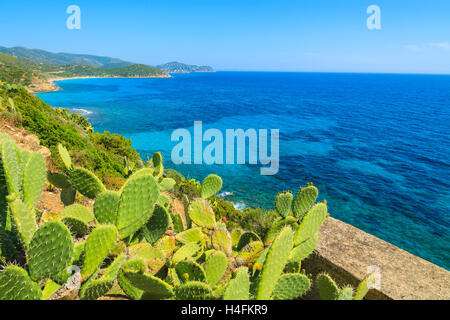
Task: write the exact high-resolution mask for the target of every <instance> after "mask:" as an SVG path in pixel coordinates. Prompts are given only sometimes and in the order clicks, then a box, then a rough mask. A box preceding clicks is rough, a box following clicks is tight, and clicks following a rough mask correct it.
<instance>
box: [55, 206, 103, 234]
mask: <svg viewBox="0 0 450 320" xmlns="http://www.w3.org/2000/svg"><path fill="white" fill-rule="evenodd" d="M94 219H95V218H94V215H93V214H92V213H91V212H90V211H89V209H88V208H86V207H85V206H82V205H81V204H73V205H70V206H68V207H66V208H64V210H63V211H62V212H61V221H62V222H64V224H65V225H66V226H68V227H69V229H70V231H72V232H74V233H76V234H77V235H79V236H84V235H85V234H87V233H88V231H89V223H90V222H92V221H94Z"/></svg>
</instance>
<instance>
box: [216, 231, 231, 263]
mask: <svg viewBox="0 0 450 320" xmlns="http://www.w3.org/2000/svg"><path fill="white" fill-rule="evenodd" d="M212 245H213V247H214V249H216V250H219V251H223V252H224V253H225V254H226V255H227V256H229V257H230V256H231V249H232V245H231V236H230V234H229V233H228V230H227V229H225V228H218V229H216V230H214V233H213V235H212Z"/></svg>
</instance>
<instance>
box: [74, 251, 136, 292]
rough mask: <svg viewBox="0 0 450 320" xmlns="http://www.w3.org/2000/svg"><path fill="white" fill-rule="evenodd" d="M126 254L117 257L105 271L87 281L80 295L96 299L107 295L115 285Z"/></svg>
mask: <svg viewBox="0 0 450 320" xmlns="http://www.w3.org/2000/svg"><path fill="white" fill-rule="evenodd" d="M126 259H127V258H126V256H125V255H121V256H119V257H117V258H116V259H115V260H114V261H113V263H111V265H110V266H109V267H108V269H107V270H106V271H105V273H104V274H103V275H102V276H101V277H100V278H99V279H95V280H93V281H90V280H89V281H87V282H86V283H85V285H84V286H83V287H82V288H81V290H80V297H81V299H83V300H96V299H98V298H100V297H101V296H103V295H105V294H106V293H107V292H108V291H109V290H110V289H111V288H112V286H113V285H114V281H115V280H116V278H117V274H118V273H119V271H120V268H121V267H122V265H123V264H124V263H125V261H126Z"/></svg>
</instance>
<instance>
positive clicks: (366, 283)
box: [353, 273, 375, 300]
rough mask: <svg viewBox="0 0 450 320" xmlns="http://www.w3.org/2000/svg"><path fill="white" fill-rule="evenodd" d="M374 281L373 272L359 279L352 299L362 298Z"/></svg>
mask: <svg viewBox="0 0 450 320" xmlns="http://www.w3.org/2000/svg"><path fill="white" fill-rule="evenodd" d="M374 282H375V273H372V274H369V275H368V276H367V277H365V278H364V279H363V281H361V283H360V284H359V285H358V287H357V288H356V290H355V295H354V297H353V300H362V299H364V297H365V296H366V294H367V292H369V290H370V289H371V288H372V286H373V284H374Z"/></svg>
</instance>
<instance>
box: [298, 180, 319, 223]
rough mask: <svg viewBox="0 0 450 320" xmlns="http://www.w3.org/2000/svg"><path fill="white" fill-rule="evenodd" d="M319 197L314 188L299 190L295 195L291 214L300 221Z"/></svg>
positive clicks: (317, 191)
mask: <svg viewBox="0 0 450 320" xmlns="http://www.w3.org/2000/svg"><path fill="white" fill-rule="evenodd" d="M318 195H319V190H317V188H316V187H314V186H308V187H306V188H301V189H300V191H299V192H298V193H297V194H296V195H295V198H294V203H293V205H292V212H293V213H294V216H295V217H296V218H299V219H302V218H303V216H304V215H305V213H306V212H307V211H308V210H309V208H311V206H312V205H313V204H314V202H315V201H316V199H317V196H318Z"/></svg>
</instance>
